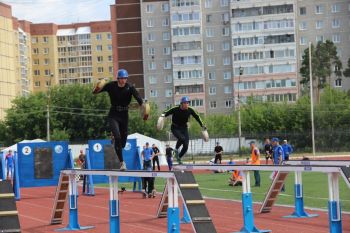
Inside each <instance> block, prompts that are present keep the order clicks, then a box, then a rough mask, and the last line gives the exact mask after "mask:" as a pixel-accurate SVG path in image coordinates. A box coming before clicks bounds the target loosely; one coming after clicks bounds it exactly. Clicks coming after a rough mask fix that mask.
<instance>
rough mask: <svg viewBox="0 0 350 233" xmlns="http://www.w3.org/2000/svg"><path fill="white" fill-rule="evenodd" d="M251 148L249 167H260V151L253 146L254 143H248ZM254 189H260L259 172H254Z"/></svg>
mask: <svg viewBox="0 0 350 233" xmlns="http://www.w3.org/2000/svg"><path fill="white" fill-rule="evenodd" d="M250 148H251V150H252V151H251V160H252V162H251V165H260V151H259V148H258V147H256V146H255V142H254V141H251V142H250ZM254 179H255V185H254V186H255V187H260V171H259V170H254Z"/></svg>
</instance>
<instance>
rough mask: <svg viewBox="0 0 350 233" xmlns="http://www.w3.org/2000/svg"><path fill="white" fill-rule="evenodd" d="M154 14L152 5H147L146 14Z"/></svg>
mask: <svg viewBox="0 0 350 233" xmlns="http://www.w3.org/2000/svg"><path fill="white" fill-rule="evenodd" d="M153 12H154V5H152V4H147V6H146V13H153Z"/></svg>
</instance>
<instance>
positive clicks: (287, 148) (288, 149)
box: [282, 139, 293, 161]
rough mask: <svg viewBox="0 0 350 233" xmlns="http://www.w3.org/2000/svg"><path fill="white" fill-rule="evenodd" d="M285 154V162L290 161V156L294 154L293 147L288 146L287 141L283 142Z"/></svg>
mask: <svg viewBox="0 0 350 233" xmlns="http://www.w3.org/2000/svg"><path fill="white" fill-rule="evenodd" d="M282 148H283V152H284V160H286V161H288V160H289V156H290V155H291V154H292V153H293V147H292V146H291V145H290V144H288V142H287V140H286V139H285V140H283V144H282Z"/></svg>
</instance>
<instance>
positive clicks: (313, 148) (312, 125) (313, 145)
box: [309, 42, 316, 158]
mask: <svg viewBox="0 0 350 233" xmlns="http://www.w3.org/2000/svg"><path fill="white" fill-rule="evenodd" d="M311 52H312V51H311V42H309V70H310V105H311V134H312V155H313V156H314V158H315V156H316V152H315V124H314V98H313V83H312V59H311Z"/></svg>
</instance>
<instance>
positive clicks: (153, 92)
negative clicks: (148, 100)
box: [149, 90, 158, 98]
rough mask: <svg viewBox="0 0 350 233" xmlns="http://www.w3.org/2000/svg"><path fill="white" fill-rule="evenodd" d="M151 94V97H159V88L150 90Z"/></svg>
mask: <svg viewBox="0 0 350 233" xmlns="http://www.w3.org/2000/svg"><path fill="white" fill-rule="evenodd" d="M149 96H150V97H153V98H154V97H158V91H157V90H151V91H150V92H149Z"/></svg>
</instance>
